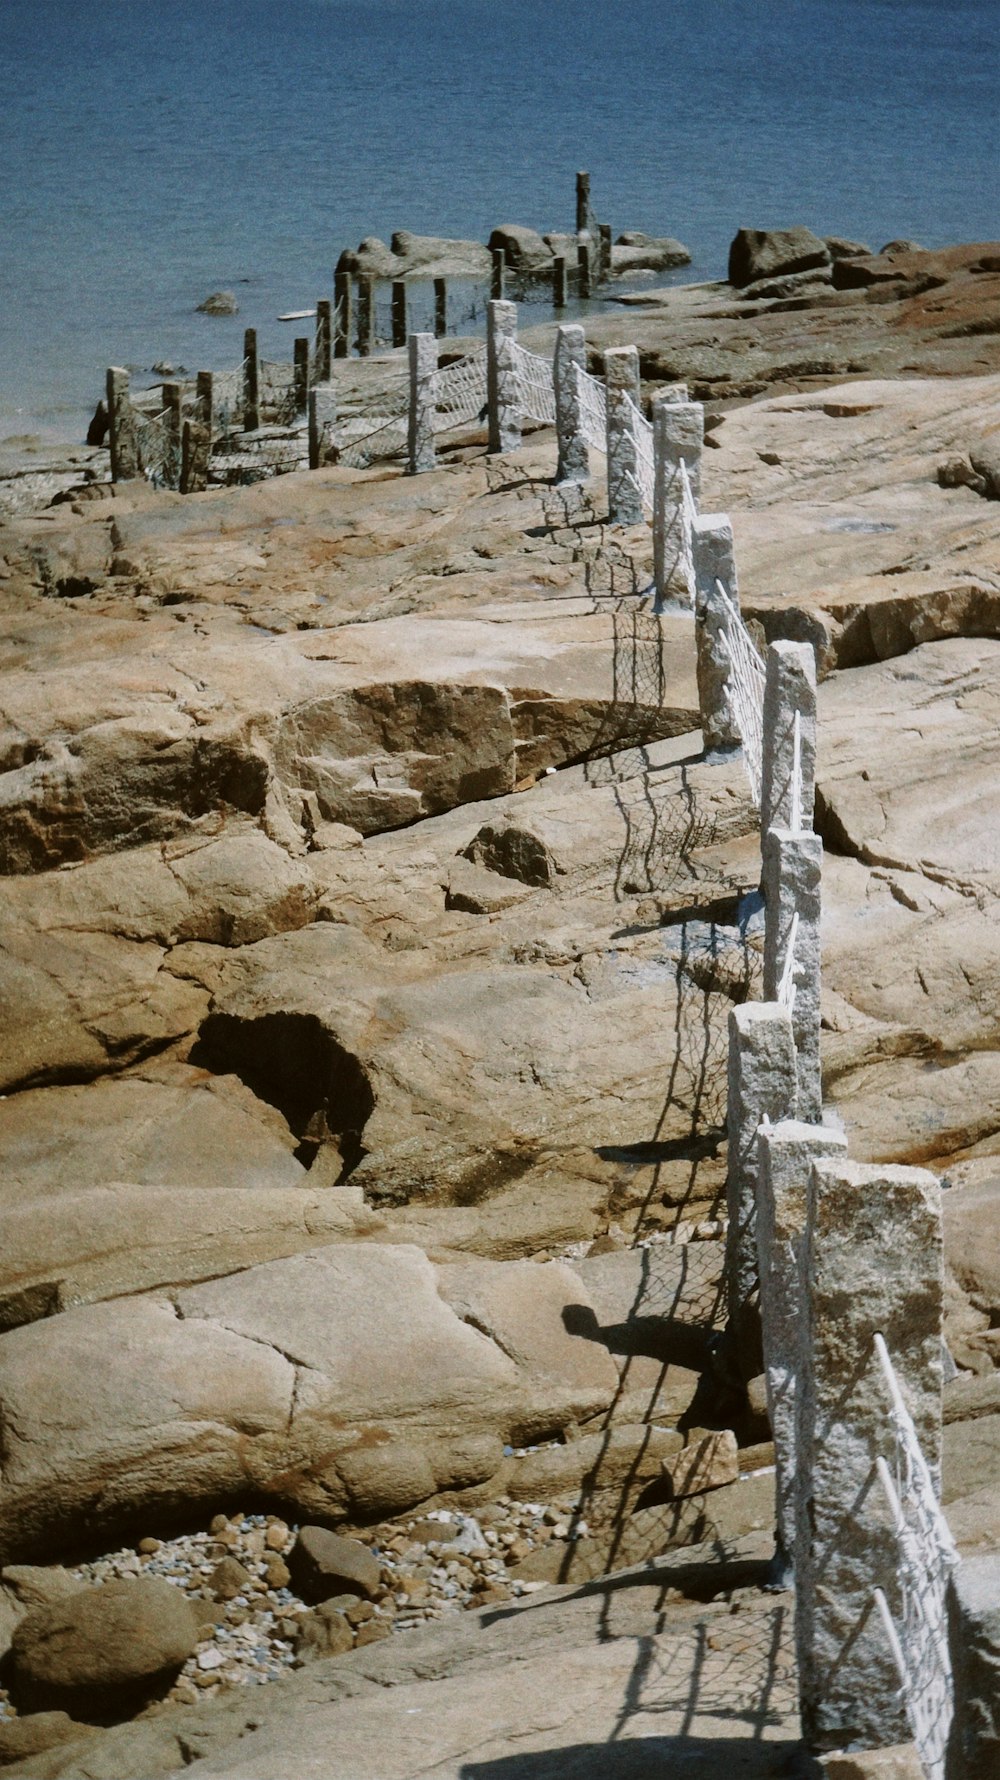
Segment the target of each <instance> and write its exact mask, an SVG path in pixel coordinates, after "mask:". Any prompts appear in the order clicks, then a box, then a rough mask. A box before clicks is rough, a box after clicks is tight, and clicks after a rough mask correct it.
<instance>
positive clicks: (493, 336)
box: [486, 301, 521, 451]
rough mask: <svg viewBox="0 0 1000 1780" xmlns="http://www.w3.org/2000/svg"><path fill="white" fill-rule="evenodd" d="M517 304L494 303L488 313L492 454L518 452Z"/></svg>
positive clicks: (519, 425) (487, 348)
mask: <svg viewBox="0 0 1000 1780" xmlns="http://www.w3.org/2000/svg"><path fill="white" fill-rule="evenodd" d="M516 343H517V304H516V303H502V302H497V301H491V302H490V303H489V304H488V305H487V310H486V393H487V400H488V402H489V411H490V425H489V446H488V449H489V450H490V451H517V449H518V448H519V446H520V443H521V407H520V403H519V401H518V398H517V366H516V364H515V362H514V346H515V345H516Z"/></svg>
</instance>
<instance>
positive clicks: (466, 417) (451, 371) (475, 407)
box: [434, 346, 487, 433]
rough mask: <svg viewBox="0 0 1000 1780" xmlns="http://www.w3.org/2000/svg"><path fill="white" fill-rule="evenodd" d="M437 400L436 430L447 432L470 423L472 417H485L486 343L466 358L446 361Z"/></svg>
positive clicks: (441, 374)
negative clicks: (450, 363)
mask: <svg viewBox="0 0 1000 1780" xmlns="http://www.w3.org/2000/svg"><path fill="white" fill-rule="evenodd" d="M435 404H436V418H435V421H434V431H435V432H436V433H447V432H450V431H451V430H452V429H453V428H455V427H460V426H466V425H468V424H469V422H470V421H473V420H482V419H484V418H485V412H484V411H485V409H486V406H487V391H486V348H485V346H482V347H480V348H478V350H477V351H475V352H470V353H469V354H468V356H467V357H466V358H460V359H458V360H457V362H456V363H455V364H453V365H446V366H445V368H444V370H443V371H439V372H438V374H437V384H436V391H435Z"/></svg>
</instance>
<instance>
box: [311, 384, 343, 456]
mask: <svg viewBox="0 0 1000 1780" xmlns="http://www.w3.org/2000/svg"><path fill="white" fill-rule="evenodd" d="M336 461H337V391H336V387H335V385H334V384H332V383H314V384H313V386H312V389H311V390H310V391H309V468H310V469H311V470H321V469H322V468H323V466H324V464H329V463H336Z"/></svg>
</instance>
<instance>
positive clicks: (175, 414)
mask: <svg viewBox="0 0 1000 1780" xmlns="http://www.w3.org/2000/svg"><path fill="white" fill-rule="evenodd" d="M160 388H161V390H162V391H163V408H164V419H163V429H164V432H165V434H166V441H167V449H166V454H165V461H164V465H163V473H164V480H165V482H166V484H167V487H168V488H180V485H181V432H182V430H183V424H184V417H183V401H184V390H183V386H182V385H181V384H180V383H161V385H160Z"/></svg>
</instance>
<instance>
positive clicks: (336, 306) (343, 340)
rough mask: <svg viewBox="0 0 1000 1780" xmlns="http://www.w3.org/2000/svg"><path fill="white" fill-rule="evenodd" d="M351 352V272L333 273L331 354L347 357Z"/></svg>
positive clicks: (337, 356) (336, 356)
mask: <svg viewBox="0 0 1000 1780" xmlns="http://www.w3.org/2000/svg"><path fill="white" fill-rule="evenodd" d="M350 353H351V274H350V273H349V272H341V271H339V270H338V271H336V272H334V274H333V356H334V358H349V357H350Z"/></svg>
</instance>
